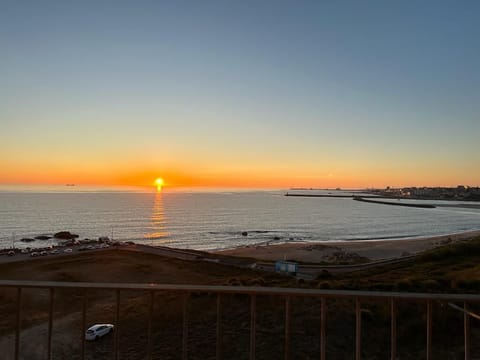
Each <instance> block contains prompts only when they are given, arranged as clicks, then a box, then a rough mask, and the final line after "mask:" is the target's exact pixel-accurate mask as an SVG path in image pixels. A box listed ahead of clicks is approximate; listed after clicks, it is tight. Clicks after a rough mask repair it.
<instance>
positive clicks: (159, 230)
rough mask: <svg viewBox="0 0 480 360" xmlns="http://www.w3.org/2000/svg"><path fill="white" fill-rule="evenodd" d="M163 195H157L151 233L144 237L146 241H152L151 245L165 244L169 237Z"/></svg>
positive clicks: (153, 209) (150, 228)
mask: <svg viewBox="0 0 480 360" xmlns="http://www.w3.org/2000/svg"><path fill="white" fill-rule="evenodd" d="M162 197H163V195H162V193H161V192H157V193H156V194H155V200H154V202H153V208H152V215H151V216H150V222H151V223H150V227H149V232H148V233H147V234H145V235H144V238H145V239H146V240H150V241H151V242H150V244H151V245H160V244H165V243H166V242H167V241H166V238H167V237H168V236H169V233H168V231H167V226H166V221H165V212H164V209H163V198H162Z"/></svg>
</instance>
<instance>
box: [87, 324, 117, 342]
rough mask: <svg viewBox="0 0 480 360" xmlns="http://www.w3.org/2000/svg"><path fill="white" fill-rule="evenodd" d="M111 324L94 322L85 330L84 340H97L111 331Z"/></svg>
mask: <svg viewBox="0 0 480 360" xmlns="http://www.w3.org/2000/svg"><path fill="white" fill-rule="evenodd" d="M113 328H114V326H113V325H112V324H95V325H93V326H90V327H89V328H88V329H87V331H85V340H97V339H98V338H101V337H102V336H104V335H107V334H109V333H111V332H112V331H113Z"/></svg>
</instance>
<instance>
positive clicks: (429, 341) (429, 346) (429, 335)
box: [427, 300, 432, 360]
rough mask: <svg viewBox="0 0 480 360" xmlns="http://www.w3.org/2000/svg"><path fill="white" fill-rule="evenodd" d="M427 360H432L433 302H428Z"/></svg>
mask: <svg viewBox="0 0 480 360" xmlns="http://www.w3.org/2000/svg"><path fill="white" fill-rule="evenodd" d="M427 360H432V300H427Z"/></svg>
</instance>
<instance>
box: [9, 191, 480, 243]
mask: <svg viewBox="0 0 480 360" xmlns="http://www.w3.org/2000/svg"><path fill="white" fill-rule="evenodd" d="M283 195H284V192H283V191H263V192H230V193H227V192H217V193H212V192H210V193H168V192H163V193H135V192H77V191H70V192H44V193H35V192H9V191H4V192H0V203H1V204H2V206H1V208H0V247H10V246H11V245H12V234H13V233H14V234H15V239H16V243H15V245H16V246H18V247H26V246H37V247H38V246H44V245H45V244H53V243H54V242H51V241H35V242H34V243H23V242H20V241H19V239H20V238H22V237H33V236H36V235H41V234H52V233H54V232H57V231H62V230H68V231H71V232H74V233H77V234H79V235H80V239H83V238H93V239H96V238H98V237H99V236H109V237H111V236H112V234H113V238H114V239H115V240H123V241H127V240H132V241H135V242H138V243H144V244H151V245H165V246H171V247H180V248H190V249H199V250H212V249H221V248H232V247H236V246H242V245H252V244H264V243H266V242H270V243H278V242H285V241H318V240H331V241H336V240H359V239H400V238H407V237H418V236H429V235H443V234H449V233H456V232H462V231H468V230H478V229H480V210H478V209H466V208H443V207H438V208H435V209H419V208H403V207H395V206H387V205H379V204H369V203H362V202H357V201H353V200H352V199H348V198H347V199H344V198H301V197H300V198H298V197H285V196H283ZM430 203H435V202H431V201H430ZM437 203H442V202H437ZM470 204H471V203H470ZM244 231H247V232H248V235H247V236H242V232H244ZM399 241H401V240H399Z"/></svg>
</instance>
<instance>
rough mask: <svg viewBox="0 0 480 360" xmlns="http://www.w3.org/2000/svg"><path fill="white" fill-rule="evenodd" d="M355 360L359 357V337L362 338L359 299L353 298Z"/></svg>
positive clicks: (358, 359)
mask: <svg viewBox="0 0 480 360" xmlns="http://www.w3.org/2000/svg"><path fill="white" fill-rule="evenodd" d="M355 320H356V321H355V360H360V359H361V351H362V349H361V339H362V314H361V311H360V299H359V298H358V297H356V298H355Z"/></svg>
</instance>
